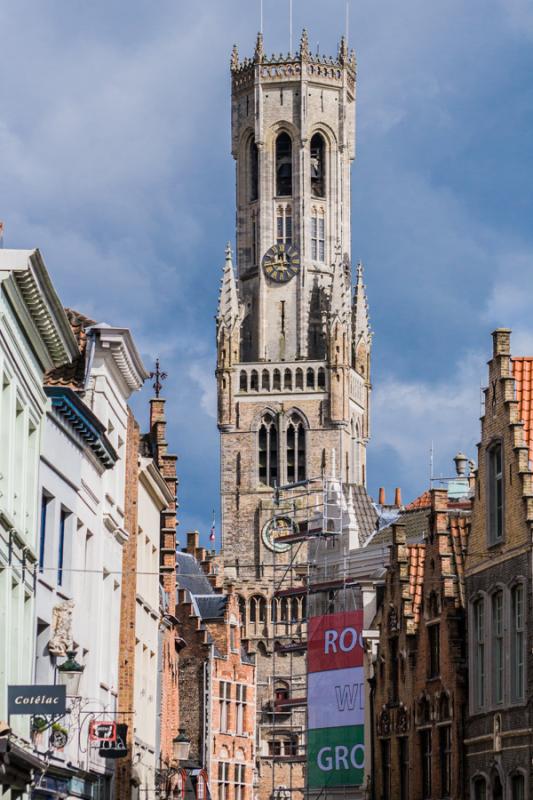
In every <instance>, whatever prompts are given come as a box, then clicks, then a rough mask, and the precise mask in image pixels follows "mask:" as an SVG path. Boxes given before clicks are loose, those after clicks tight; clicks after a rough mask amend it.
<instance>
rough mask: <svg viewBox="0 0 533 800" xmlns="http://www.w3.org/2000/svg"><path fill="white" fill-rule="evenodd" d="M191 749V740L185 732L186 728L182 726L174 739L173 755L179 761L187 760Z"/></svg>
mask: <svg viewBox="0 0 533 800" xmlns="http://www.w3.org/2000/svg"><path fill="white" fill-rule="evenodd" d="M190 749H191V740H190V739H188V738H187V736H186V734H185V728H180V732H179V733H178V735H177V736H175V737H174V738H173V739H172V755H173V757H174V760H175V761H177V762H178V763H179V762H180V761H187V760H188V758H189V752H190Z"/></svg>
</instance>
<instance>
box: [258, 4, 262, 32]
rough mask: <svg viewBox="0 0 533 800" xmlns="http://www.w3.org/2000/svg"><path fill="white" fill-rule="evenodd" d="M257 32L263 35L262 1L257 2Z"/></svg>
mask: <svg viewBox="0 0 533 800" xmlns="http://www.w3.org/2000/svg"><path fill="white" fill-rule="evenodd" d="M259 30H260V32H261V33H263V0H259Z"/></svg>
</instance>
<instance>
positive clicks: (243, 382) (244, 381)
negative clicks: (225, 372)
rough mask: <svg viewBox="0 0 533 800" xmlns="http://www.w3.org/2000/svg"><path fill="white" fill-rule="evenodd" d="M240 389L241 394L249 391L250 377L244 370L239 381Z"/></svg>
mask: <svg viewBox="0 0 533 800" xmlns="http://www.w3.org/2000/svg"><path fill="white" fill-rule="evenodd" d="M239 389H240V390H241V392H247V391H248V375H247V374H246V372H245V371H244V370H241V374H240V379H239Z"/></svg>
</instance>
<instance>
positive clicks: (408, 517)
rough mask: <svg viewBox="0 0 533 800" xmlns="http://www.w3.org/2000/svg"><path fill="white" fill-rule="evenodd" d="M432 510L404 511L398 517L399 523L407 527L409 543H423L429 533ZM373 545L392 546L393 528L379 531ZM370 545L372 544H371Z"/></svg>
mask: <svg viewBox="0 0 533 800" xmlns="http://www.w3.org/2000/svg"><path fill="white" fill-rule="evenodd" d="M430 511H431V509H430V508H417V509H414V510H413V511H407V509H402V510H401V511H400V513H399V515H398V517H397V522H399V523H401V524H402V525H405V537H406V540H407V541H408V542H413V543H414V542H421V541H422V539H423V538H424V536H425V535H427V534H428V532H429V515H430ZM371 543H372V544H383V545H389V544H392V527H391V526H390V525H389V526H387V527H386V528H383V529H382V530H380V531H378V532H377V533H376V534H375V535H374V536H373V537H372V539H371ZM369 544H370V542H369Z"/></svg>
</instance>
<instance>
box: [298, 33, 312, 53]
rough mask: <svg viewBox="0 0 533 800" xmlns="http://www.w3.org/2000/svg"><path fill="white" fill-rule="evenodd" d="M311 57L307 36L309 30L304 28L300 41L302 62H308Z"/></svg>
mask: <svg viewBox="0 0 533 800" xmlns="http://www.w3.org/2000/svg"><path fill="white" fill-rule="evenodd" d="M310 55H311V53H310V52H309V36H308V35H307V30H306V29H305V28H304V29H303V31H302V36H301V39H300V58H301V60H302V61H307V60H308V58H309V56H310Z"/></svg>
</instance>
